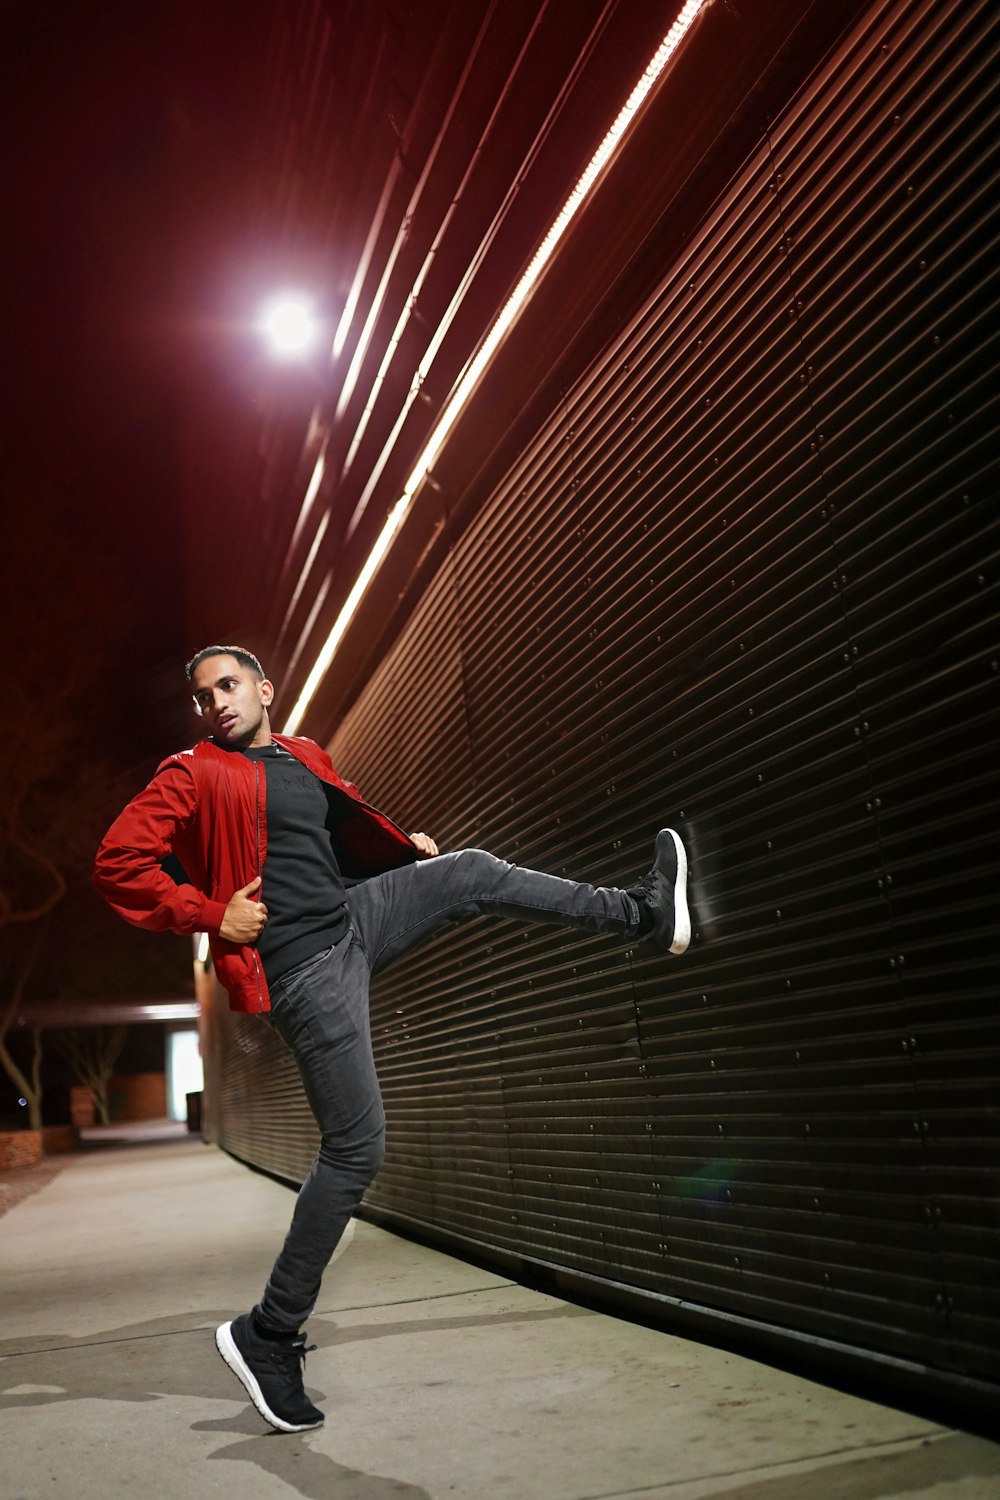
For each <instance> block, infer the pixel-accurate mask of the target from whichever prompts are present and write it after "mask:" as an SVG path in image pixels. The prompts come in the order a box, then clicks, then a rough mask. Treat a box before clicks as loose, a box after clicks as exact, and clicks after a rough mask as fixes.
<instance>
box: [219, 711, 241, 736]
mask: <svg viewBox="0 0 1000 1500" xmlns="http://www.w3.org/2000/svg"><path fill="white" fill-rule="evenodd" d="M235 723H236V715H235V714H220V716H219V718H217V719H216V721H215V728H216V730H217V732H218V733H219V734H225V732H226V730H227V729H229V727H230V726H231V725H233V724H235Z"/></svg>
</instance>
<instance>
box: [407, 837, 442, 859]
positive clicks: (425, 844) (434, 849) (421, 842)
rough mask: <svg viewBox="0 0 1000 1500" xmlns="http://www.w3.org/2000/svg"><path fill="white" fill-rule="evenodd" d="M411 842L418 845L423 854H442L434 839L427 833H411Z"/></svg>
mask: <svg viewBox="0 0 1000 1500" xmlns="http://www.w3.org/2000/svg"><path fill="white" fill-rule="evenodd" d="M410 842H411V843H413V844H416V846H417V848H418V849H419V850H420V852H421V854H440V853H441V851H440V849H439V848H438V846H437V844H435V842H434V840H433V839H432V838H428V836H427V834H426V833H411V834H410Z"/></svg>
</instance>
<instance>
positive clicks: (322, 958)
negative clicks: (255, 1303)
mask: <svg viewBox="0 0 1000 1500" xmlns="http://www.w3.org/2000/svg"><path fill="white" fill-rule="evenodd" d="M368 983H369V971H368V964H367V962H366V960H365V956H364V953H363V951H362V949H361V948H360V946H359V944H358V942H357V940H356V937H355V934H354V932H353V930H352V931H351V932H350V933H348V935H347V936H346V937H344V938H342V939H341V941H340V942H339V943H338V944H337V945H336V947H335V948H332V949H330V950H328V951H327V952H326V953H323V954H320V955H317V956H316V958H314V959H310V960H309V961H307V962H306V963H305V964H303V965H301V966H300V967H299V968H298V969H294V970H293V971H292V973H291V974H289V975H287V976H286V977H285V978H284V979H283V980H279V981H278V983H277V985H276V986H275V992H274V993H273V994H272V1012H271V1016H272V1020H273V1023H274V1025H275V1027H276V1029H277V1030H278V1031H279V1032H280V1033H281V1035H282V1037H283V1038H284V1040H285V1042H286V1043H287V1045H288V1047H289V1049H290V1051H291V1052H292V1054H293V1055H294V1057H295V1061H296V1063H297V1064H298V1068H299V1072H300V1073H301V1075H302V1083H303V1086H304V1088H305V1092H306V1097H307V1099H308V1100H309V1105H310V1108H311V1109H312V1112H313V1114H314V1116H315V1118H316V1123H317V1124H318V1126H319V1128H320V1133H321V1134H320V1146H319V1152H318V1153H317V1156H316V1159H315V1161H314V1162H313V1164H312V1166H311V1167H310V1169H309V1175H308V1176H307V1177H306V1179H305V1181H304V1182H303V1184H302V1187H301V1189H300V1190H299V1195H298V1198H297V1199H296V1202H295V1212H294V1213H293V1215H292V1222H291V1227H290V1228H289V1231H288V1235H287V1237H286V1239H285V1243H284V1246H283V1248H282V1250H281V1253H280V1255H279V1256H278V1259H277V1260H276V1261H275V1263H274V1268H273V1270H272V1271H271V1275H270V1277H269V1279H268V1283H267V1286H266V1288H265V1290H264V1295H263V1297H262V1299H261V1302H260V1308H259V1313H258V1321H259V1323H260V1325H261V1326H262V1327H264V1328H268V1329H272V1330H274V1331H276V1332H284V1333H294V1332H297V1331H298V1329H299V1328H300V1327H301V1326H302V1324H303V1323H304V1322H305V1321H306V1319H307V1318H308V1316H309V1314H310V1313H311V1312H312V1310H313V1307H314V1305H315V1302H316V1298H317V1296H318V1295H319V1288H320V1281H321V1279H322V1276H323V1272H324V1271H325V1270H326V1267H327V1265H328V1263H329V1261H330V1258H331V1256H332V1255H333V1252H334V1250H335V1249H336V1248H337V1245H338V1243H339V1241H340V1238H341V1235H342V1234H343V1232H344V1229H345V1228H346V1226H347V1223H348V1220H349V1219H350V1218H351V1216H352V1214H353V1213H354V1210H355V1209H356V1208H357V1206H358V1204H359V1203H360V1201H361V1198H362V1196H363V1194H364V1191H365V1189H366V1188H367V1187H368V1185H369V1183H370V1182H371V1180H372V1178H373V1177H374V1176H375V1173H376V1172H377V1171H378V1169H379V1166H380V1165H381V1162H382V1157H383V1154H384V1149H385V1115H384V1113H383V1110H382V1099H381V1095H380V1093H379V1086H378V1078H377V1076H376V1073H375V1061H374V1058H373V1056H372V1044H371V1032H370V1029H369V1022H368Z"/></svg>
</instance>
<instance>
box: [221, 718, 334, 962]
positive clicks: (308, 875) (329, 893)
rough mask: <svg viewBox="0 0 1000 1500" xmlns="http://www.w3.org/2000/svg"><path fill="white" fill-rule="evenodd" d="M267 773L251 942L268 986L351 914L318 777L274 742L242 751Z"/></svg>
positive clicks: (330, 937) (327, 941) (328, 942)
mask: <svg viewBox="0 0 1000 1500" xmlns="http://www.w3.org/2000/svg"><path fill="white" fill-rule="evenodd" d="M243 754H244V755H246V756H247V758H248V759H249V760H257V761H260V762H261V763H262V768H263V771H264V775H265V776H266V778H267V804H266V805H267V854H266V855H265V857H264V868H263V870H262V871H261V874H262V876H263V885H262V886H261V896H262V898H263V900H264V903H265V905H266V906H267V923H266V925H265V927H264V930H263V932H262V933H261V935H260V937H259V939H258V940H257V951H258V953H259V954H260V957H261V962H262V963H263V965H264V973H265V974H266V976H267V981H268V984H273V983H274V981H275V980H276V979H279V978H280V977H281V975H282V974H286V973H287V972H288V970H289V969H294V968H295V966H296V964H301V963H305V961H306V959H307V958H312V956H313V954H314V953H320V952H322V950H323V949H324V948H329V947H331V946H332V945H333V944H334V943H336V942H339V940H340V939H341V938H342V937H343V936H344V933H345V932H346V931H347V928H348V925H349V922H350V917H349V914H348V910H347V900H346V895H345V891H344V882H343V880H342V879H341V875H340V867H339V865H338V864H337V856H336V855H335V854H334V852H333V845H332V844H331V842H330V835H331V831H332V828H333V812H332V809H331V806H330V802H329V801H328V800H327V795H326V790H325V788H324V785H323V783H322V781H320V779H319V777H318V776H314V775H313V773H312V772H311V771H310V770H307V768H306V767H305V766H304V765H303V764H302V762H301V761H300V760H297V759H296V758H295V756H294V755H290V754H289V752H288V751H287V750H283V749H282V748H281V746H280V745H277V744H274V743H272V744H270V745H260V746H258V747H257V748H255V749H250V750H244V752H243Z"/></svg>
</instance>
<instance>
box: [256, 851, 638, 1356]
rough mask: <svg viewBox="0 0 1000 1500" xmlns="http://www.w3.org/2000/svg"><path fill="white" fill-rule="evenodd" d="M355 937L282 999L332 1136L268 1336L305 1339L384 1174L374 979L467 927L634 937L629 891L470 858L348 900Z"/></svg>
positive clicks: (325, 956)
mask: <svg viewBox="0 0 1000 1500" xmlns="http://www.w3.org/2000/svg"><path fill="white" fill-rule="evenodd" d="M348 906H349V909H350V915H351V928H350V931H349V932H348V933H347V934H346V936H345V937H343V938H342V939H341V940H340V942H339V943H337V944H336V946H335V947H333V948H328V949H326V950H325V951H324V952H322V953H317V954H316V955H315V956H314V957H313V958H310V959H307V960H306V962H305V963H303V964H300V965H299V966H298V967H297V968H295V969H293V970H291V972H290V973H288V974H285V975H283V976H282V978H281V979H279V980H278V981H277V982H276V983H275V984H274V986H273V987H272V989H271V1006H272V1009H271V1021H272V1023H273V1025H274V1026H275V1027H276V1028H277V1030H278V1031H279V1032H280V1034H281V1036H282V1037H283V1038H284V1040H285V1042H286V1043H287V1045H288V1047H289V1048H290V1050H291V1052H292V1053H293V1055H294V1057H295V1060H296V1062H297V1064H298V1067H299V1071H300V1073H301V1074H302V1082H303V1084H304V1086H305V1091H306V1096H307V1098H308V1100H309V1104H310V1106H311V1108H312V1111H313V1114H314V1115H315V1116H316V1122H317V1124H318V1125H319V1128H320V1132H321V1142H320V1148H319V1154H318V1155H317V1157H316V1159H315V1161H314V1162H313V1164H312V1167H311V1168H310V1170H309V1175H308V1176H307V1178H306V1180H305V1182H304V1183H303V1184H302V1187H301V1189H300V1191H299V1195H298V1198H297V1200H296V1204H295V1212H294V1214H293V1215H292V1223H291V1227H290V1229H289V1231H288V1235H287V1238H286V1239H285V1243H284V1246H283V1248H282V1251H281V1254H280V1255H279V1256H278V1259H277V1260H276V1261H275V1263H274V1268H273V1270H272V1272H271V1275H270V1278H269V1279H268V1283H267V1287H266V1288H265V1291H264V1295H263V1297H262V1299H261V1302H260V1304H259V1308H258V1316H259V1317H260V1319H261V1321H262V1322H263V1324H264V1325H265V1326H266V1327H269V1328H273V1329H275V1330H282V1331H293V1330H297V1329H299V1328H300V1327H301V1326H302V1324H303V1323H304V1322H305V1321H306V1319H307V1318H308V1317H309V1314H310V1313H311V1312H312V1310H313V1308H314V1306H315V1304H316V1299H317V1297H318V1296H319V1289H320V1282H321V1280H322V1276H323V1272H324V1271H325V1270H326V1267H327V1265H328V1263H329V1261H330V1257H331V1256H332V1255H333V1252H334V1250H335V1249H336V1248H337V1243H338V1241H339V1240H340V1237H341V1235H342V1234H343V1232H344V1229H345V1227H346V1225H347V1222H348V1220H349V1219H350V1218H351V1215H352V1214H353V1213H354V1211H355V1209H356V1208H357V1206H358V1204H359V1203H360V1201H361V1198H362V1196H363V1194H364V1191H365V1189H366V1188H367V1187H368V1185H369V1183H370V1182H371V1180H372V1178H373V1177H374V1176H375V1173H376V1172H377V1171H378V1168H379V1166H380V1165H381V1162H382V1157H383V1154H384V1145H385V1115H384V1113H383V1111H382V1099H381V1096H380V1093H379V1086H378V1078H377V1076H376V1073H375V1061H374V1058H373V1056H372V1045H371V1032H370V1028H369V1020H368V986H369V981H370V979H371V976H372V975H373V974H376V973H378V971H379V970H380V969H384V968H385V967H386V965H387V964H390V963H392V962H394V961H395V960H396V959H397V958H400V957H401V956H402V955H403V954H404V953H407V952H408V951H409V950H410V949H411V948H413V947H415V946H416V945H417V944H418V943H420V942H422V941H423V939H425V938H428V937H430V936H431V935H432V934H433V933H435V932H437V931H439V930H440V928H442V927H444V926H446V925H447V924H449V923H451V922H454V921H456V920H457V919H459V918H462V917H471V916H478V915H495V916H506V917H519V918H521V919H522V920H524V919H527V920H529V921H542V922H555V923H559V924H561V925H565V926H572V927H580V928H583V929H584V930H586V931H588V932H607V933H612V934H615V935H616V936H618V937H625V938H627V937H631V936H633V935H634V934H635V933H636V931H637V930H638V921H639V910H638V907H637V905H636V903H635V901H634V900H633V898H632V897H631V896H630V895H628V894H627V893H626V892H625V891H621V890H616V889H613V888H610V887H602V886H592V885H585V884H581V883H579V882H577V881H572V880H562V879H560V878H559V877H558V876H555V875H543V874H541V873H539V872H538V871H535V870H523V869H521V868H520V867H519V866H517V865H511V864H507V862H506V861H505V860H502V859H497V858H496V857H495V856H494V855H492V854H487V853H485V852H484V851H483V850H482V849H463V850H461V851H460V852H459V853H457V854H443V855H440V856H438V857H437V858H436V859H428V860H422V861H421V862H420V863H419V864H415V865H407V866H405V867H404V868H403V869H401V870H390V871H389V872H388V873H387V874H385V875H379V876H377V877H376V878H374V879H372V880H366V881H364V882H362V884H360V885H357V886H354V887H353V888H352V889H351V890H349V891H348Z"/></svg>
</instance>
